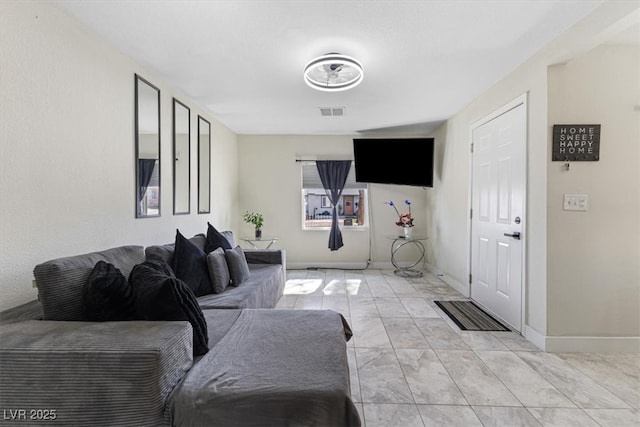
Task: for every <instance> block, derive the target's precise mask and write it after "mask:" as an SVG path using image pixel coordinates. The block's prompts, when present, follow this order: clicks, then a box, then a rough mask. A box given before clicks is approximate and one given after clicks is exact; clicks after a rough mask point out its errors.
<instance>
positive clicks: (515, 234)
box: [504, 231, 520, 240]
mask: <svg viewBox="0 0 640 427" xmlns="http://www.w3.org/2000/svg"><path fill="white" fill-rule="evenodd" d="M504 235H505V236H507V237H513V238H514V239H516V240H520V232H519V231H514V232H513V234H509V233H504Z"/></svg>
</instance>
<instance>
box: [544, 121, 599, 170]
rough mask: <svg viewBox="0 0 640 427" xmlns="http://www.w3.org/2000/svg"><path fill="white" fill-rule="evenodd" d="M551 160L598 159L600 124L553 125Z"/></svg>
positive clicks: (592, 160)
mask: <svg viewBox="0 0 640 427" xmlns="http://www.w3.org/2000/svg"><path fill="white" fill-rule="evenodd" d="M552 160H553V161H563V162H597V161H598V160H600V125H553V154H552Z"/></svg>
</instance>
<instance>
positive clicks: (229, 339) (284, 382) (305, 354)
mask: <svg viewBox="0 0 640 427" xmlns="http://www.w3.org/2000/svg"><path fill="white" fill-rule="evenodd" d="M204 312H205V316H206V317H207V322H208V324H209V330H210V331H212V332H211V334H210V342H209V344H210V347H211V350H210V351H209V353H207V354H206V355H204V356H203V357H202V358H201V359H200V360H198V361H197V363H196V364H195V365H194V366H193V367H192V368H191V370H190V371H189V373H188V374H187V375H186V376H185V378H184V379H183V381H182V382H181V384H180V385H179V386H178V387H177V389H176V390H175V391H174V394H173V397H172V399H171V403H170V405H171V413H172V420H173V425H174V426H210V427H211V426H224V427H229V426H234V427H235V426H237V427H242V426H254V427H256V426H265V427H266V426H269V427H272V426H322V427H329V426H360V418H359V416H358V413H357V411H356V408H355V406H354V404H353V401H352V400H351V397H350V392H349V365H348V362H347V354H346V341H347V339H348V338H350V336H351V330H350V329H349V325H348V324H347V323H346V321H345V319H344V318H343V317H342V315H340V314H339V313H336V312H334V311H330V310H262V309H247V310H242V311H240V310H205V311H204ZM225 331H226V333H225Z"/></svg>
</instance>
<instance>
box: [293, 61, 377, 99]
mask: <svg viewBox="0 0 640 427" xmlns="http://www.w3.org/2000/svg"><path fill="white" fill-rule="evenodd" d="M363 75H364V73H363V70H362V65H360V63H359V62H358V61H356V60H355V59H353V58H351V57H349V56H346V55H341V54H339V53H327V54H326V55H323V56H320V57H318V58H316V59H314V60H312V61H310V62H309V63H308V64H307V65H306V67H304V81H305V83H307V84H308V85H309V86H311V87H312V88H314V89H318V90H322V91H326V92H338V91H341V90H347V89H351V88H353V87H356V86H358V85H359V84H360V82H361V81H362V77H363Z"/></svg>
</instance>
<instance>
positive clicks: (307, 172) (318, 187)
mask: <svg viewBox="0 0 640 427" xmlns="http://www.w3.org/2000/svg"><path fill="white" fill-rule="evenodd" d="M367 203H368V200H367V184H365V183H362V182H356V174H355V169H354V167H353V164H351V169H350V170H349V175H348V176H347V182H346V184H345V186H344V190H343V191H342V196H340V201H339V202H338V206H337V208H338V222H339V224H340V228H342V229H343V230H344V229H349V228H355V229H362V228H365V227H366V226H367V220H368V218H367ZM331 211H332V206H331V202H330V201H329V197H328V196H327V193H326V192H325V191H324V188H323V187H322V182H321V181H320V175H319V174H318V168H317V167H316V162H313V161H303V162H302V215H303V218H302V228H303V229H328V228H329V227H331Z"/></svg>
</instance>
